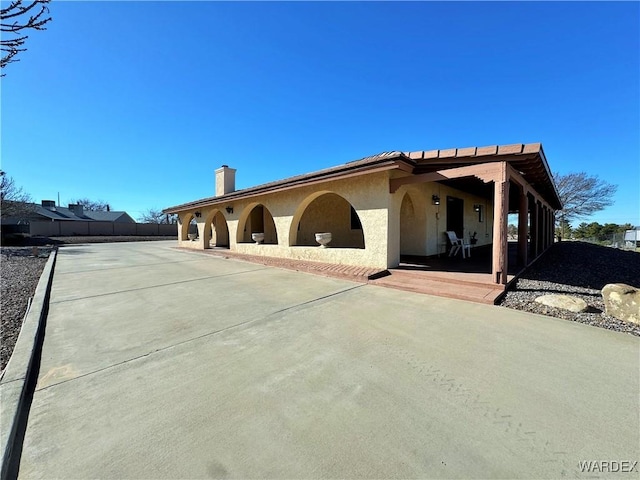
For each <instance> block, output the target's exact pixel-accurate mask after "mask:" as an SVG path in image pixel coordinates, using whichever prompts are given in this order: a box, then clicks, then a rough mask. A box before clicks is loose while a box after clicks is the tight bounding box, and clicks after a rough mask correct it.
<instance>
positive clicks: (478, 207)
mask: <svg viewBox="0 0 640 480" xmlns="http://www.w3.org/2000/svg"><path fill="white" fill-rule="evenodd" d="M473 211H474V212H479V211H480V205H477V204H476V205H474V206H473Z"/></svg>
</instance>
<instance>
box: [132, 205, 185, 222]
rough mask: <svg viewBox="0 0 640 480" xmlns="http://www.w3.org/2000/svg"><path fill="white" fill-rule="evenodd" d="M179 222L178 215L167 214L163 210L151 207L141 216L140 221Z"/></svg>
mask: <svg viewBox="0 0 640 480" xmlns="http://www.w3.org/2000/svg"><path fill="white" fill-rule="evenodd" d="M176 222H177V220H176V215H174V214H168V213H167V214H165V213H162V211H161V210H156V209H154V208H150V209H149V210H147V211H146V212H144V213H143V214H142V215H141V216H140V223H159V224H162V225H165V224H170V225H174V224H175V223H176Z"/></svg>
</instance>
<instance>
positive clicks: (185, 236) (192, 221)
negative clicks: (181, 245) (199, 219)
mask: <svg viewBox="0 0 640 480" xmlns="http://www.w3.org/2000/svg"><path fill="white" fill-rule="evenodd" d="M178 223H179V228H180V240H182V241H186V240H191V238H190V235H191V237H192V238H197V237H198V224H197V223H196V217H195V216H194V215H193V213H188V214H187V215H185V216H184V217H182V218H180V217H178ZM193 235H195V237H193Z"/></svg>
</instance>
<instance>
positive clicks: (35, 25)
mask: <svg viewBox="0 0 640 480" xmlns="http://www.w3.org/2000/svg"><path fill="white" fill-rule="evenodd" d="M50 1H51V0H33V1H32V2H31V3H29V4H28V5H26V6H25V5H23V4H22V0H14V1H13V2H11V4H10V5H9V6H8V7H7V8H3V9H1V10H0V31H1V32H2V40H0V46H1V47H2V48H1V49H2V52H4V53H3V55H2V59H0V68H5V67H6V66H7V65H8V64H9V63H12V62H17V61H19V60H18V59H15V58H14V57H15V56H16V55H17V54H18V53H19V52H24V51H25V50H26V48H23V46H24V44H25V42H26V41H27V39H28V38H29V36H28V35H24V32H22V31H23V30H25V29H33V30H46V28H45V25H46V24H47V23H48V22H50V21H51V17H48V16H47V15H48V14H49V7H48V6H47V4H48V3H49V2H50ZM37 6H39V7H40V10H39V11H37V12H36V13H34V14H32V15H30V16H29V18H28V19H26V16H27V15H29V12H30V11H31V10H32V9H34V8H36V7H37ZM9 19H15V20H14V21H13V22H6V20H9ZM7 34H9V35H18V36H17V37H15V38H5V37H7ZM4 75H5V74H4V73H3V74H2V75H0V76H3V77H4Z"/></svg>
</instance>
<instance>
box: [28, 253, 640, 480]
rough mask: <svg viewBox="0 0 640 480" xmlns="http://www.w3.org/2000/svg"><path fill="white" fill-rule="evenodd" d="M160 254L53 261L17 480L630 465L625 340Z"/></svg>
mask: <svg viewBox="0 0 640 480" xmlns="http://www.w3.org/2000/svg"><path fill="white" fill-rule="evenodd" d="M172 245H173V243H172V242H154V243H140V244H126V245H123V244H119V245H115V244H112V245H91V246H77V247H71V248H68V247H65V248H62V249H60V251H59V254H58V260H57V267H56V273H55V275H54V280H53V287H52V294H51V295H52V296H51V307H50V311H49V318H48V322H47V330H46V337H45V341H44V346H43V356H42V365H41V369H40V376H39V380H38V386H37V388H36V392H35V394H34V398H33V403H32V405H31V410H30V416H29V422H28V425H27V431H26V435H25V441H24V446H23V451H22V460H21V464H20V472H19V473H20V477H21V478H336V477H341V478H470V477H472V478H559V477H563V476H567V477H578V478H593V477H594V476H598V475H600V476H601V474H598V473H595V474H594V473H588V472H581V471H580V467H579V462H582V461H593V460H598V461H609V462H611V461H617V462H621V461H637V460H638V459H639V457H640V447H639V445H640V435H639V433H638V432H639V431H640V422H639V419H638V398H639V394H640V387H639V372H640V365H639V363H640V356H639V353H640V342H639V341H638V338H637V337H632V336H628V335H624V334H620V333H616V332H611V331H606V330H602V329H597V328H594V327H590V326H586V325H582V324H576V323H571V322H567V321H563V320H558V319H554V318H548V317H542V316H537V315H531V314H527V313H524V312H517V311H512V310H507V309H503V308H500V307H494V306H487V305H480V304H473V303H469V302H464V301H457V300H449V299H444V298H438V297H432V296H428V295H416V294H412V293H409V292H404V291H398V290H391V289H385V288H380V287H376V286H372V285H364V284H361V283H352V282H348V281H343V280H337V279H333V278H326V277H317V276H313V275H309V274H303V273H297V272H292V271H285V270H279V269H275V268H269V267H262V266H258V265H252V264H247V263H244V262H238V261H235V260H225V259H221V258H215V257H211V256H206V255H199V254H194V253H183V252H180V251H176V250H175V249H172V248H171V246H172ZM109 272H110V273H109ZM638 477H639V475H638V473H637V467H636V471H635V472H632V473H630V474H625V477H624V478H638Z"/></svg>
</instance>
